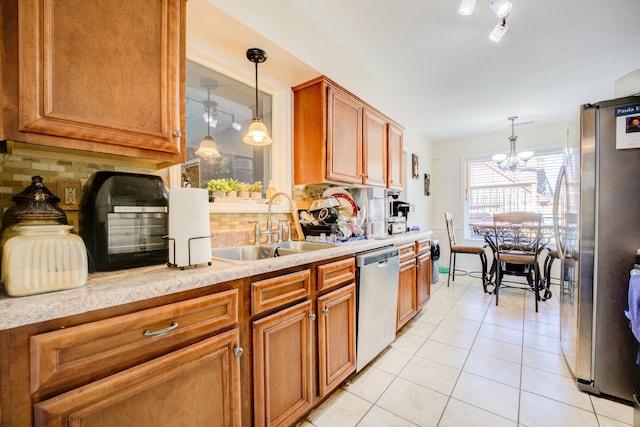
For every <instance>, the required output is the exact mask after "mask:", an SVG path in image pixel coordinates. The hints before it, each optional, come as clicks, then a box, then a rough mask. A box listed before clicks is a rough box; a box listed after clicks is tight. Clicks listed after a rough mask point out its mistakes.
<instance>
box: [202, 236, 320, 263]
mask: <svg viewBox="0 0 640 427" xmlns="http://www.w3.org/2000/svg"><path fill="white" fill-rule="evenodd" d="M332 247H333V245H330V244H327V243H315V242H304V241H300V242H279V243H272V244H269V245H266V244H265V245H245V246H233V247H229V248H219V249H214V250H212V251H211V256H212V257H213V258H214V259H220V260H223V261H228V262H232V263H236V264H245V263H250V262H253V261H259V260H262V259H267V258H273V257H277V256H286V255H293V254H299V253H302V252H308V251H317V250H320V249H327V248H332Z"/></svg>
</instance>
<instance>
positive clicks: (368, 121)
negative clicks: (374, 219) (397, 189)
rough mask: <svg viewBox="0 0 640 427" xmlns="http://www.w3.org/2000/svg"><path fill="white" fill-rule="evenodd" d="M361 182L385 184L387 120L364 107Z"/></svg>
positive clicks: (384, 185)
mask: <svg viewBox="0 0 640 427" xmlns="http://www.w3.org/2000/svg"><path fill="white" fill-rule="evenodd" d="M363 117H364V119H363V120H364V126H363V129H364V133H363V136H362V141H363V143H362V146H363V151H364V156H363V165H364V171H363V172H364V179H363V182H362V183H363V184H365V185H375V186H379V187H386V186H387V152H388V143H387V140H388V139H387V121H386V120H385V118H384V117H382V116H381V115H380V114H378V113H376V112H374V111H372V110H370V109H368V108H365V109H364V116H363Z"/></svg>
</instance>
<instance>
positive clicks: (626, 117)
mask: <svg viewBox="0 0 640 427" xmlns="http://www.w3.org/2000/svg"><path fill="white" fill-rule="evenodd" d="M638 147H640V104H637V105H628V106H626V107H616V148H617V149H618V150H623V149H627V148H638Z"/></svg>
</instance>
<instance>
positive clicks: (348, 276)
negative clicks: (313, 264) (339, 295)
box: [317, 258, 356, 291]
mask: <svg viewBox="0 0 640 427" xmlns="http://www.w3.org/2000/svg"><path fill="white" fill-rule="evenodd" d="M317 280H318V283H317V286H318V291H321V290H323V289H329V288H331V287H334V286H337V285H343V284H346V283H350V282H353V281H355V280H356V260H355V259H354V258H350V259H344V260H342V261H335V262H331V263H329V264H324V265H321V266H319V267H318V276H317Z"/></svg>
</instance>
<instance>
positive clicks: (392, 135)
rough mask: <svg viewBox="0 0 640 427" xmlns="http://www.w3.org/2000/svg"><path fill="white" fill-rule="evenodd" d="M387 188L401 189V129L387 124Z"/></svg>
mask: <svg viewBox="0 0 640 427" xmlns="http://www.w3.org/2000/svg"><path fill="white" fill-rule="evenodd" d="M387 176H388V179H389V182H388V183H387V188H391V189H394V190H402V129H400V128H399V127H398V126H396V125H394V124H389V171H388V175H387Z"/></svg>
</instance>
